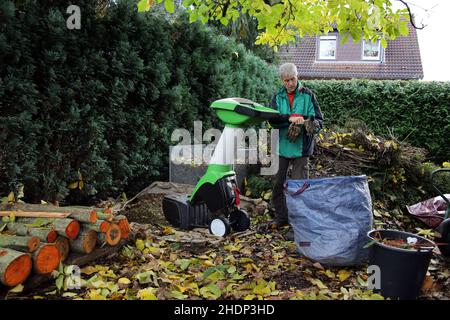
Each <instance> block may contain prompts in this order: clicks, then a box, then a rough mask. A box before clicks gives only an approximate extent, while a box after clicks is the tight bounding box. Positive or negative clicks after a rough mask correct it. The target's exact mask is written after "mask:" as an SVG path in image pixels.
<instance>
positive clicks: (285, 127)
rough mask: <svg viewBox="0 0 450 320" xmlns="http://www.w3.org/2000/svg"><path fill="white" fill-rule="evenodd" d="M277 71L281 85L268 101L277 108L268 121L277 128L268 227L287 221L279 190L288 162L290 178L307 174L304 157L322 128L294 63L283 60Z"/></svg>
mask: <svg viewBox="0 0 450 320" xmlns="http://www.w3.org/2000/svg"><path fill="white" fill-rule="evenodd" d="M279 75H280V78H281V80H282V82H283V86H281V87H280V89H279V90H278V92H277V93H276V94H275V96H274V97H273V99H272V103H271V105H272V108H274V109H276V110H278V111H279V112H280V117H279V118H277V119H274V120H271V121H270V123H271V125H272V127H274V128H276V129H279V130H280V131H279V144H278V150H277V154H278V156H279V170H278V172H277V173H276V174H275V175H274V176H273V179H272V182H273V190H272V201H273V205H274V207H275V221H274V224H273V225H272V227H273V228H276V229H279V228H281V227H283V226H285V225H288V223H289V222H288V211H287V207H286V199H285V197H284V193H283V188H284V187H283V186H284V183H285V181H286V178H287V172H288V168H289V165H290V164H292V175H291V179H308V178H309V171H308V159H309V156H310V155H312V153H313V151H314V133H317V132H318V130H320V128H322V123H323V115H322V112H321V110H320V107H319V103H318V102H317V98H316V96H315V94H314V93H313V92H312V91H311V90H309V89H308V88H305V87H303V86H302V84H301V83H300V81H299V80H298V74H297V67H296V66H295V65H294V64H293V63H285V64H283V65H281V66H280V68H279ZM305 121H306V122H305ZM311 128H313V129H311Z"/></svg>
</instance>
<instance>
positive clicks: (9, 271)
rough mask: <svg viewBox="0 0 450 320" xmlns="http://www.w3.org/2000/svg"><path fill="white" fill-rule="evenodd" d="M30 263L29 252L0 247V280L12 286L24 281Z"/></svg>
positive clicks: (30, 266) (30, 265) (28, 272)
mask: <svg viewBox="0 0 450 320" xmlns="http://www.w3.org/2000/svg"><path fill="white" fill-rule="evenodd" d="M32 265H33V264H32V261H31V257H30V255H29V254H27V253H23V252H20V251H15V250H12V249H7V248H0V282H1V283H3V284H4V285H5V286H8V287H14V286H17V285H19V284H21V283H23V282H25V280H26V279H27V278H28V276H29V275H30V273H31V268H32Z"/></svg>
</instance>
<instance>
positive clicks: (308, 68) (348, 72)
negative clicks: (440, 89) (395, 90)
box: [278, 25, 423, 80]
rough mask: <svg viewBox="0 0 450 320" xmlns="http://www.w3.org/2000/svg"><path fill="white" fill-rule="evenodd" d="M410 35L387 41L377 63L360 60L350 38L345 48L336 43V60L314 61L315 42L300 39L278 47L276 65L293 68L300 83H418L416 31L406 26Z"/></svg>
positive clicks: (357, 46)
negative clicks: (383, 81)
mask: <svg viewBox="0 0 450 320" xmlns="http://www.w3.org/2000/svg"><path fill="white" fill-rule="evenodd" d="M409 29H410V35H409V36H407V37H399V38H397V39H396V40H393V41H389V42H388V47H387V48H386V49H385V51H384V55H383V56H382V57H383V59H382V63H380V61H373V60H362V51H361V50H362V49H361V43H357V44H354V43H353V40H352V39H351V38H350V39H349V40H348V41H347V42H346V43H345V44H340V40H339V36H338V39H337V50H336V55H337V59H336V60H320V61H319V60H317V57H318V54H317V50H318V45H317V43H318V40H317V38H316V37H304V38H301V39H299V40H298V43H297V44H296V45H291V46H285V47H282V48H281V49H280V51H279V53H278V57H279V59H280V63H284V62H292V63H294V64H296V65H297V68H298V72H299V77H300V78H303V79H352V78H366V79H403V80H410V79H422V78H423V68H422V61H421V57H420V49H419V44H418V39H417V32H416V30H415V29H414V28H413V27H412V26H411V25H410V26H409Z"/></svg>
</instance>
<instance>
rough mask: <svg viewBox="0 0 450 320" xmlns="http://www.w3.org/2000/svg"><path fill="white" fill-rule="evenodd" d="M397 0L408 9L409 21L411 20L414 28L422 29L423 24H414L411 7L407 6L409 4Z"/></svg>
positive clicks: (403, 0)
mask: <svg viewBox="0 0 450 320" xmlns="http://www.w3.org/2000/svg"><path fill="white" fill-rule="evenodd" d="M397 1H400V2H401V3H403V4H404V5H405V7H406V9H408V13H409V21H410V22H411V24H412V26H413V27H414V29H418V30H422V29H424V28H425V27H426V26H425V25H423V24H422V26H421V27H418V26H416V23H415V22H414V18H413V14H412V12H411V8H410V7H409V4H408V3H407V2H406V1H405V0H397Z"/></svg>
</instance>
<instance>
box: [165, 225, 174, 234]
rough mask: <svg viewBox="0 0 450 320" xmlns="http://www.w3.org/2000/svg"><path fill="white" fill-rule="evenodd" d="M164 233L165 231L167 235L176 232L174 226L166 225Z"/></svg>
mask: <svg viewBox="0 0 450 320" xmlns="http://www.w3.org/2000/svg"><path fill="white" fill-rule="evenodd" d="M163 233H164V234H165V235H169V234H173V233H175V231H174V230H173V228H172V227H165V228H164V229H163Z"/></svg>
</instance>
